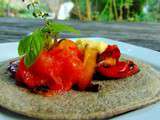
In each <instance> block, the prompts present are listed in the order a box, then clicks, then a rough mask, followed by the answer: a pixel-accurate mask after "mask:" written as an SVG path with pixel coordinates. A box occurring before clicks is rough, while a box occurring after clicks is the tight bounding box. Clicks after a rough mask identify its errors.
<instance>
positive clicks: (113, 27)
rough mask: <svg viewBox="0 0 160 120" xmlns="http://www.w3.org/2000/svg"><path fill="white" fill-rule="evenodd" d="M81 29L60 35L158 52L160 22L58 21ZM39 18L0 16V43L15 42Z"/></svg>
mask: <svg viewBox="0 0 160 120" xmlns="http://www.w3.org/2000/svg"><path fill="white" fill-rule="evenodd" d="M59 22H62V23H65V24H68V25H71V26H73V27H75V28H77V29H79V30H80V31H81V34H80V35H75V34H61V36H62V37H105V38H111V39H114V40H119V41H123V42H127V43H131V44H135V45H138V46H143V47H146V48H150V49H153V50H156V51H159V52H160V23H126V22H125V23H114V22H112V23H111V22H109V23H107V22H105V23H100V22H80V21H75V20H71V21H59ZM42 24H43V22H42V21H41V20H35V19H18V18H0V43H4V42H15V41H18V40H20V39H21V38H22V36H24V35H26V34H28V33H30V32H31V31H33V30H34V29H35V28H36V27H40V26H42Z"/></svg>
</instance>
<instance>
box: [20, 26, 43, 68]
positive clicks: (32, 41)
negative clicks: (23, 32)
mask: <svg viewBox="0 0 160 120" xmlns="http://www.w3.org/2000/svg"><path fill="white" fill-rule="evenodd" d="M44 39H45V37H44V34H43V32H42V31H41V30H40V29H37V30H35V31H34V32H33V33H32V34H31V35H30V36H27V37H25V38H23V39H22V40H21V41H20V42H19V46H18V54H19V55H20V56H23V55H25V56H24V63H25V65H26V66H27V67H30V66H31V65H32V64H33V63H34V62H35V60H36V57H37V56H38V55H39V53H40V52H41V50H42V49H43V47H44V42H45V41H44Z"/></svg>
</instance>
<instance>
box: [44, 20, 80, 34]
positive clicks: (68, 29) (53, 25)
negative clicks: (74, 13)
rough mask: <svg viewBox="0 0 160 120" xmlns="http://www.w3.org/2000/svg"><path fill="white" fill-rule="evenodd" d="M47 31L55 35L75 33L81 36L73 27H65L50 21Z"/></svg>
mask: <svg viewBox="0 0 160 120" xmlns="http://www.w3.org/2000/svg"><path fill="white" fill-rule="evenodd" d="M44 30H45V31H50V32H54V33H60V32H73V33H77V34H79V33H80V31H78V30H76V29H74V28H73V27H71V26H68V25H64V24H61V23H56V22H53V21H48V24H47V26H46V27H45V28H44Z"/></svg>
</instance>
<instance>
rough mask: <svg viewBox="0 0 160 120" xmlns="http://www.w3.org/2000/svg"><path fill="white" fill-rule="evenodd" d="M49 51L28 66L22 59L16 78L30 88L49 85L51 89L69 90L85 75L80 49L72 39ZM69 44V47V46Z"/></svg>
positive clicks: (41, 54) (42, 53) (43, 52)
mask: <svg viewBox="0 0 160 120" xmlns="http://www.w3.org/2000/svg"><path fill="white" fill-rule="evenodd" d="M62 43H63V44H65V47H62V46H63V44H62V45H61V44H60V45H59V46H57V47H56V48H53V49H51V50H49V51H42V52H41V53H40V55H39V56H38V57H37V59H36V61H35V63H34V64H33V65H32V66H31V67H30V68H26V66H25V65H24V60H23V59H21V60H20V63H19V67H18V71H17V73H16V79H17V80H18V81H21V82H23V83H24V84H26V85H27V87H28V88H35V87H39V86H48V87H49V89H51V90H62V91H68V90H70V89H71V88H72V86H73V85H75V84H78V81H79V80H80V79H81V77H82V75H83V70H84V67H83V62H82V60H81V59H80V57H79V56H81V55H80V54H81V53H80V51H79V49H78V48H77V47H76V46H75V45H74V44H72V42H70V41H66V43H65V42H62ZM67 46H68V47H67Z"/></svg>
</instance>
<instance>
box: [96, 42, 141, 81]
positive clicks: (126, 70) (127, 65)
mask: <svg viewBox="0 0 160 120" xmlns="http://www.w3.org/2000/svg"><path fill="white" fill-rule="evenodd" d="M120 55H121V53H120V50H119V48H118V47H117V46H116V45H109V46H108V47H107V49H106V50H105V51H104V52H103V53H102V54H101V55H100V56H99V61H98V65H97V71H98V72H99V73H100V74H101V75H103V76H105V77H109V78H125V77H128V76H131V75H133V74H135V73H137V72H138V71H139V68H138V66H137V65H136V64H134V63H133V62H132V61H119V58H120Z"/></svg>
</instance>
